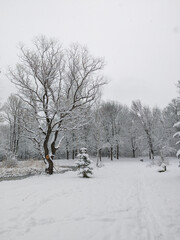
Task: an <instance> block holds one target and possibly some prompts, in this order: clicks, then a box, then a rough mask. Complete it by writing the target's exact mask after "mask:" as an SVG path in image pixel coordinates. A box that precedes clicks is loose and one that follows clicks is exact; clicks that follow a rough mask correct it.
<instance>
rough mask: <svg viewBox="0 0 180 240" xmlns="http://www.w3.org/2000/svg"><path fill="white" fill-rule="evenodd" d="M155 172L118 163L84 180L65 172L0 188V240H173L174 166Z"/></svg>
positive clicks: (176, 228) (179, 201)
mask: <svg viewBox="0 0 180 240" xmlns="http://www.w3.org/2000/svg"><path fill="white" fill-rule="evenodd" d="M63 165H64V163H63ZM157 170H158V168H157V167H156V166H153V167H148V166H147V161H146V162H140V161H139V160H138V159H135V160H134V159H120V160H118V161H113V162H110V160H109V161H108V162H106V163H105V166H104V167H102V168H98V169H97V168H96V169H95V173H94V176H93V178H89V179H83V178H79V177H77V173H76V172H67V173H64V174H55V175H53V176H46V175H41V176H34V177H30V178H26V179H23V180H16V181H3V182H0V193H1V194H0V240H32V239H35V240H50V239H52V240H179V239H180V168H178V161H177V160H175V159H174V160H172V161H170V165H169V166H167V172H164V173H159V172H157Z"/></svg>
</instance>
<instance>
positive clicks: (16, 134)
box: [3, 95, 22, 155]
mask: <svg viewBox="0 0 180 240" xmlns="http://www.w3.org/2000/svg"><path fill="white" fill-rule="evenodd" d="M3 109H4V113H5V114H4V119H6V121H7V122H8V124H9V132H10V134H9V150H10V151H11V153H13V154H14V155H16V154H17V152H18V147H19V140H20V130H21V125H20V118H21V115H22V101H21V100H20V99H19V98H18V97H17V96H15V95H10V97H9V98H8V100H7V102H6V103H5V105H4V106H3Z"/></svg>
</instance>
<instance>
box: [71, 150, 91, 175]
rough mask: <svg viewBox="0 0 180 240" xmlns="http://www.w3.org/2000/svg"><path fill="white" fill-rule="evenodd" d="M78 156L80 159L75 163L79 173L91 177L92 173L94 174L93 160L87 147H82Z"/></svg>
mask: <svg viewBox="0 0 180 240" xmlns="http://www.w3.org/2000/svg"><path fill="white" fill-rule="evenodd" d="M77 157H78V158H79V159H78V160H77V161H76V162H75V163H76V166H77V167H78V170H79V173H78V175H79V176H80V177H83V178H89V177H90V175H92V174H93V168H92V166H91V164H92V163H93V161H92V160H90V159H89V155H88V154H87V148H81V149H80V153H79V154H78V155H77Z"/></svg>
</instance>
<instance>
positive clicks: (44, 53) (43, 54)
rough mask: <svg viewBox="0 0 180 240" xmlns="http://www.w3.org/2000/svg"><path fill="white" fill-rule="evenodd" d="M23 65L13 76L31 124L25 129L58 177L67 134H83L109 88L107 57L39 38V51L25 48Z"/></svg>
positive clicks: (77, 46) (48, 171)
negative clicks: (101, 94) (103, 72)
mask: <svg viewBox="0 0 180 240" xmlns="http://www.w3.org/2000/svg"><path fill="white" fill-rule="evenodd" d="M20 50H21V57H20V63H19V64H17V65H16V69H15V70H10V71H9V78H10V80H11V81H12V82H13V83H14V84H15V85H16V86H17V87H18V89H19V95H18V96H19V97H20V99H21V100H22V101H23V102H24V103H26V105H27V106H28V107H26V109H24V111H25V112H26V115H28V117H29V119H30V122H31V124H28V125H27V124H26V123H25V122H24V123H23V124H24V127H25V129H26V131H27V133H28V135H29V139H31V140H32V141H33V142H34V143H35V144H36V147H38V150H39V153H40V154H41V156H42V158H43V159H44V160H45V162H47V163H48V167H47V168H46V172H47V173H49V174H52V173H53V161H52V160H53V158H54V156H55V154H56V151H57V149H58V148H59V143H60V142H61V140H62V137H63V136H64V131H66V130H67V129H68V130H69V129H77V128H78V127H80V126H81V125H83V124H85V123H86V121H87V117H86V116H87V115H88V111H89V109H90V107H91V106H92V104H93V103H94V102H95V100H96V98H97V96H98V92H99V90H100V87H101V86H102V85H103V84H105V81H104V80H103V78H102V76H101V75H100V71H101V70H102V69H103V67H104V62H103V60H102V59H101V58H94V57H93V56H91V55H90V54H89V52H88V50H87V49H86V48H85V47H82V46H80V45H77V44H74V45H72V46H71V47H70V48H68V49H63V48H62V47H61V46H60V45H59V43H58V42H57V41H55V40H52V39H50V40H48V39H47V38H46V37H40V38H36V39H35V41H34V50H28V49H26V48H25V47H24V46H22V47H21V49H20Z"/></svg>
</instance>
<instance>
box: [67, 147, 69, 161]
mask: <svg viewBox="0 0 180 240" xmlns="http://www.w3.org/2000/svg"><path fill="white" fill-rule="evenodd" d="M66 159H67V160H69V150H68V149H66Z"/></svg>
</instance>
